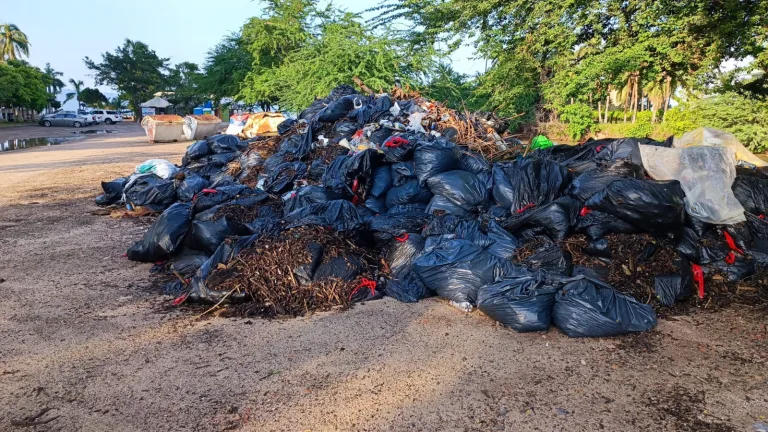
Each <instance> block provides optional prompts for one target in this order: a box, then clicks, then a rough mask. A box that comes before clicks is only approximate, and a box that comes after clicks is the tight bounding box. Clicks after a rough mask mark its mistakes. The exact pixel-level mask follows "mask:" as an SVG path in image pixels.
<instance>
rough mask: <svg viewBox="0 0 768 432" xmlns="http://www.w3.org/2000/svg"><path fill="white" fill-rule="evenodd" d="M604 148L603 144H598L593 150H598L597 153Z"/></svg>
mask: <svg viewBox="0 0 768 432" xmlns="http://www.w3.org/2000/svg"><path fill="white" fill-rule="evenodd" d="M604 148H605V145H603V144H600V145H599V146H597V147H596V148H595V151H596V152H598V153H600V152H601V151H603V149H604Z"/></svg>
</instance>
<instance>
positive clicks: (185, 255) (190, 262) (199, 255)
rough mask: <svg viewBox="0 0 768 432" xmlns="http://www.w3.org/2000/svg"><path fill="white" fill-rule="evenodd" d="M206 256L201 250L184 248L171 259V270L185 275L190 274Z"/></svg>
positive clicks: (200, 264)
mask: <svg viewBox="0 0 768 432" xmlns="http://www.w3.org/2000/svg"><path fill="white" fill-rule="evenodd" d="M208 258H209V255H207V254H205V253H203V252H200V251H196V250H194V249H186V248H185V249H183V250H182V251H181V252H180V253H179V254H178V255H175V256H174V257H173V258H172V259H171V270H173V271H175V272H176V273H178V274H180V275H182V276H185V277H186V276H192V275H194V274H195V272H196V271H197V269H199V268H200V267H201V266H202V265H203V264H204V263H205V262H206V261H208Z"/></svg>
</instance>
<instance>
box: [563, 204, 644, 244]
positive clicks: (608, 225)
mask: <svg viewBox="0 0 768 432" xmlns="http://www.w3.org/2000/svg"><path fill="white" fill-rule="evenodd" d="M575 231H576V232H577V233H582V234H586V235H587V238H588V239H589V240H598V239H601V238H603V236H605V235H606V234H634V233H637V232H638V228H636V227H635V226H634V225H632V224H630V223H629V222H624V221H623V220H621V219H619V218H617V217H616V216H614V215H611V214H608V213H603V212H599V211H596V210H594V211H585V212H584V213H583V214H582V213H581V212H580V214H579V217H578V219H577V222H576V226H575Z"/></svg>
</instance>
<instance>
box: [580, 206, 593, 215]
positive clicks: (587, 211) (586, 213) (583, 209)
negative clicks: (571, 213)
mask: <svg viewBox="0 0 768 432" xmlns="http://www.w3.org/2000/svg"><path fill="white" fill-rule="evenodd" d="M590 213H592V210H590V209H588V208H586V207H584V208H582V209H581V211H580V212H579V216H581V217H584V216H586V215H588V214H590Z"/></svg>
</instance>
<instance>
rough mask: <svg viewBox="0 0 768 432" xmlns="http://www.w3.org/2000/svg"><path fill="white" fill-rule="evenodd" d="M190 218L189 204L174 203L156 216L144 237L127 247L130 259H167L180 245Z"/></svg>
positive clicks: (149, 260)
mask: <svg viewBox="0 0 768 432" xmlns="http://www.w3.org/2000/svg"><path fill="white" fill-rule="evenodd" d="M191 219H192V216H191V206H190V204H184V203H176V204H174V205H172V206H170V207H168V209H167V210H166V211H164V212H163V214H161V215H160V217H158V218H157V219H156V220H155V222H154V223H153V224H152V226H151V227H149V230H147V232H146V233H145V234H144V237H143V238H142V239H141V240H139V241H138V242H136V244H134V245H133V246H131V248H130V249H128V259H129V260H131V261H141V262H156V261H164V260H167V259H168V258H169V257H170V256H171V255H173V253H174V252H176V250H177V249H178V248H179V246H180V245H181V242H182V240H184V236H185V235H186V234H187V230H188V229H189V224H190V221H191Z"/></svg>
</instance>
